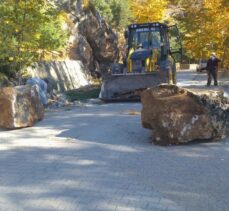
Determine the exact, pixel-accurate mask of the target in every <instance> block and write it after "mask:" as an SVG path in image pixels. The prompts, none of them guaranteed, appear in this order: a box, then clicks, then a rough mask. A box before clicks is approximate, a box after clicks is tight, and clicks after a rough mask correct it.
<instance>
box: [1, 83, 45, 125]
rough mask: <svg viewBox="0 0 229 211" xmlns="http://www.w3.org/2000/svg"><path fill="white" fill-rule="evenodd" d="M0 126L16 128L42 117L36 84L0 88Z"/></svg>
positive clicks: (30, 123) (42, 112)
mask: <svg viewBox="0 0 229 211" xmlns="http://www.w3.org/2000/svg"><path fill="white" fill-rule="evenodd" d="M0 110H1V114H0V127H2V128H6V129H16V128H24V127H30V126H33V125H34V123H35V122H37V121H39V120H42V119H43V117H44V107H43V105H42V103H41V101H40V99H39V93H38V88H37V87H36V86H32V87H31V86H30V85H26V86H17V87H5V88H2V89H0Z"/></svg>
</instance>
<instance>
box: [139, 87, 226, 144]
mask: <svg viewBox="0 0 229 211" xmlns="http://www.w3.org/2000/svg"><path fill="white" fill-rule="evenodd" d="M141 101H142V104H143V108H142V112H141V114H142V116H141V117H142V125H143V127H145V128H148V129H152V130H153V142H154V143H155V144H159V145H169V144H181V143H187V142H190V141H194V140H212V141H216V140H220V139H221V138H222V137H223V136H224V134H225V130H226V127H227V126H226V125H227V124H228V121H229V100H228V98H225V97H224V96H223V92H222V91H209V90H190V89H182V88H179V87H177V86H175V85H160V86H158V87H155V88H149V89H147V90H145V91H143V92H142V94H141Z"/></svg>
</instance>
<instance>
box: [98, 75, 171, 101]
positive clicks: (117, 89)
mask: <svg viewBox="0 0 229 211" xmlns="http://www.w3.org/2000/svg"><path fill="white" fill-rule="evenodd" d="M165 75H166V73H165V72H163V71H155V72H151V73H145V74H125V75H111V76H109V77H107V78H106V79H104V81H103V84H102V87H101V91H100V95H99V98H100V99H101V100H103V101H105V102H112V101H140V93H141V91H143V90H144V89H147V88H149V87H154V86H158V85H159V84H161V83H166V82H167V77H165Z"/></svg>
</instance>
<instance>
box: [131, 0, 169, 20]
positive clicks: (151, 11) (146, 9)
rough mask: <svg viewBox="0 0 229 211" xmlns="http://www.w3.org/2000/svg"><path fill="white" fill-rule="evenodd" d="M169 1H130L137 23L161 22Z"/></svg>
mask: <svg viewBox="0 0 229 211" xmlns="http://www.w3.org/2000/svg"><path fill="white" fill-rule="evenodd" d="M167 5H168V0H130V8H131V11H132V13H133V17H134V20H135V22H138V23H144V22H157V21H161V20H162V18H163V15H164V11H165V9H166V7H167Z"/></svg>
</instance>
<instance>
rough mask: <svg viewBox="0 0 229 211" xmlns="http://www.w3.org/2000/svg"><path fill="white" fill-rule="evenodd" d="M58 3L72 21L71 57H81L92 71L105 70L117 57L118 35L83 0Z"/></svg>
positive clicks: (78, 58)
mask: <svg viewBox="0 0 229 211" xmlns="http://www.w3.org/2000/svg"><path fill="white" fill-rule="evenodd" d="M59 2H60V3H59V4H58V5H59V6H61V7H62V8H64V9H65V10H66V11H67V12H68V13H69V14H70V19H71V20H72V24H71V26H70V29H71V35H70V39H69V56H70V59H77V60H81V61H82V62H83V64H84V65H85V66H86V67H88V68H89V70H90V71H91V72H92V73H94V72H95V71H96V70H97V71H99V72H100V73H103V72H106V71H107V69H108V68H109V67H110V65H111V64H112V63H114V62H116V61H117V60H118V54H119V51H118V38H117V36H116V34H115V33H114V31H113V30H112V29H111V27H110V26H109V25H108V24H107V23H106V21H105V20H104V19H103V18H102V17H101V16H100V14H99V13H98V12H97V11H96V10H95V9H93V8H87V9H84V6H83V0H69V1H65V2H64V3H63V2H61V1H59Z"/></svg>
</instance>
